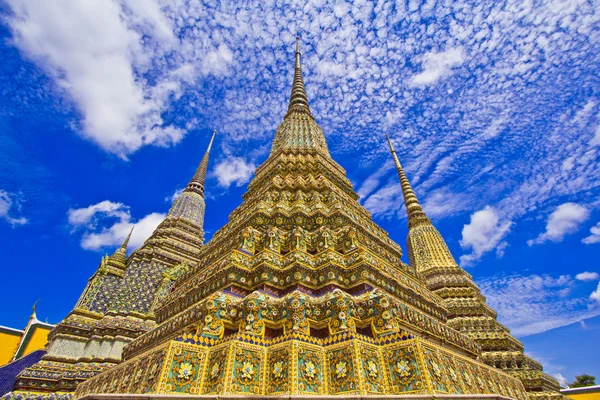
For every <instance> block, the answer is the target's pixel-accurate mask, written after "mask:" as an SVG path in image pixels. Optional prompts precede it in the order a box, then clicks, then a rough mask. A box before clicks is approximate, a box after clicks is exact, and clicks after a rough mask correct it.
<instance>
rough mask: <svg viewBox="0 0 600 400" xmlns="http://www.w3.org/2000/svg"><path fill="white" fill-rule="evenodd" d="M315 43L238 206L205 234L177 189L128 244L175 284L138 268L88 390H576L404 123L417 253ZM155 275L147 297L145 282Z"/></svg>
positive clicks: (461, 393) (299, 393)
mask: <svg viewBox="0 0 600 400" xmlns="http://www.w3.org/2000/svg"><path fill="white" fill-rule="evenodd" d="M300 56H301V55H300V49H299V44H298V42H297V43H296V52H295V68H294V78H293V85H292V91H291V96H290V101H289V106H288V110H287V113H286V115H285V116H284V118H283V122H282V123H281V124H280V125H279V127H278V128H277V130H276V134H275V139H274V141H273V144H272V147H271V152H270V155H269V157H268V158H267V159H266V160H265V161H264V163H263V164H262V165H260V166H259V167H258V168H257V169H256V171H255V175H254V178H253V179H252V181H251V182H250V184H249V185H248V190H247V192H246V193H245V194H244V195H243V202H242V203H241V204H240V206H239V207H237V208H236V209H235V210H234V211H233V212H232V213H231V214H230V217H229V221H228V222H227V223H226V224H225V225H224V226H223V227H222V228H221V229H220V230H218V231H217V232H216V233H215V234H214V236H213V237H212V239H211V240H210V241H209V242H208V243H206V244H201V243H202V234H201V232H202V226H201V222H202V219H201V218H195V219H194V217H191V220H192V221H195V222H193V223H188V222H189V221H190V218H189V217H184V216H186V215H189V213H187V212H185V211H177V210H179V208H178V207H179V205H178V204H177V202H176V203H175V204H174V205H173V208H172V209H171V212H170V213H169V216H168V217H167V219H166V220H165V222H163V224H161V226H159V228H158V229H157V231H156V232H155V233H154V234H153V235H152V237H151V238H150V239H148V241H147V242H146V244H144V246H143V247H142V248H141V249H140V250H138V251H136V252H134V253H133V254H132V255H131V256H130V257H129V258H128V259H126V260H125V261H123V259H120V262H121V264H119V265H122V268H121V269H118V268H116V267H115V270H118V271H116V272H115V273H116V274H117V275H118V274H119V273H122V274H125V276H127V275H128V274H130V272H129V271H130V269H132V268H133V269H135V268H138V269H139V268H141V267H140V265H144V266H146V269H145V270H144V271H145V272H144V273H143V274H142V275H148V276H152V277H155V276H156V277H159V276H161V274H162V276H165V277H167V278H164V279H167V280H168V285H166V284H161V283H160V281H161V280H160V279H158V278H152V279H150V278H148V279H150V280H148V279H146V278H145V279H146V280H145V281H140V280H139V278H138V280H135V279H133V278H132V280H131V282H135V283H128V281H123V282H122V284H121V285H122V289H121V290H119V291H118V292H117V293H118V295H117V296H116V297H115V300H113V301H112V303H111V304H113V305H111V306H108V307H105V309H103V310H102V312H100V313H103V317H102V320H103V319H104V318H116V319H117V320H118V321H121V322H119V323H118V324H117V323H115V324H116V325H119V326H124V325H125V324H126V321H131V323H132V324H134V325H135V326H139V324H144V323H145V324H146V325H144V329H141V328H139V329H138V330H137V332H139V334H138V335H137V336H135V337H133V335H130V336H128V337H127V338H128V339H127V340H126V343H124V344H123V345H122V346H121V347H120V349H121V350H122V351H121V352H120V359H119V360H118V361H117V360H114V364H112V365H115V364H116V366H112V367H111V368H104V369H103V370H102V371H98V372H97V373H94V374H90V375H93V376H92V377H90V378H89V379H87V380H85V381H83V382H81V383H79V384H78V385H77V387H76V390H75V392H74V397H75V398H85V399H110V398H111V395H115V394H128V395H129V397H132V398H140V399H142V398H143V399H150V398H157V399H158V398H160V397H161V396H163V395H165V394H168V395H180V396H181V397H194V396H203V397H208V398H220V399H226V398H234V397H236V396H237V397H239V396H250V397H256V398H263V397H278V396H286V397H289V398H300V397H305V396H313V397H315V398H324V397H330V396H348V395H350V396H364V397H369V396H385V398H392V397H394V396H396V395H414V396H415V397H418V398H419V399H433V398H440V397H442V398H443V397H445V398H448V399H452V398H462V399H465V398H474V397H476V398H479V399H526V398H529V397H536V398H544V397H545V398H552V397H557V398H559V397H561V396H560V394H558V393H557V392H556V390H557V388H558V385H557V384H556V382H555V381H554V380H553V379H552V378H550V377H548V376H547V375H544V374H543V372H542V371H541V366H540V365H539V363H537V362H535V361H533V360H531V359H530V358H528V357H526V356H525V355H524V354H523V346H522V344H521V343H520V342H519V341H518V340H517V339H515V338H514V337H512V336H511V335H510V333H509V331H508V329H507V328H505V327H503V326H502V325H500V324H499V323H498V322H497V321H496V313H495V312H494V311H493V310H492V309H491V308H490V307H489V306H488V305H487V304H486V303H485V298H484V297H483V296H482V295H481V293H480V292H479V289H478V288H477V286H476V285H475V283H474V282H473V280H472V278H471V276H469V274H467V273H466V272H465V271H464V270H463V269H461V268H460V267H459V266H458V265H457V264H456V262H455V261H454V259H453V257H452V255H451V254H450V251H449V250H448V247H447V245H446V244H445V242H444V240H443V238H442V236H441V235H440V234H439V232H438V231H437V230H436V229H435V228H434V227H433V225H432V224H431V221H430V220H429V219H428V218H427V216H426V215H425V213H424V211H423V210H422V208H421V206H420V204H419V202H418V200H417V198H416V196H415V194H414V191H413V190H412V188H411V187H410V183H409V182H408V179H407V178H406V176H405V174H404V171H403V169H402V167H401V165H400V162H399V161H398V158H397V155H396V153H395V150H394V149H393V144H392V141H391V139H389V138H388V140H389V145H390V148H391V150H392V155H393V157H394V160H395V162H396V167H397V170H398V174H399V176H400V184H401V186H402V190H403V194H404V200H405V205H406V210H407V213H408V223H409V234H408V239H407V245H408V256H409V260H410V264H406V263H405V262H403V261H402V259H401V258H402V250H401V248H400V246H399V245H398V244H396V243H395V242H394V241H392V240H391V239H390V238H389V236H388V234H387V232H385V231H384V230H383V229H382V228H381V227H379V226H378V225H377V224H376V223H375V222H374V221H373V220H372V217H371V214H370V213H369V212H368V211H367V210H366V209H365V208H364V207H362V206H361V204H360V203H359V201H358V200H359V196H358V195H357V194H356V192H355V191H354V188H353V187H352V184H351V183H350V181H349V180H348V178H347V177H346V173H345V171H344V169H343V168H342V167H341V166H340V165H339V164H338V163H336V162H335V161H334V160H333V159H332V158H331V155H330V153H329V149H328V146H327V142H326V140H325V136H324V134H323V131H322V129H321V128H320V127H319V125H318V124H317V122H316V121H315V118H314V116H313V115H312V113H311V110H310V107H309V102H308V98H307V95H306V90H305V87H304V81H303V77H302V70H301V64H300ZM203 162H204V160H203ZM201 167H203V168H204V172H203V174H204V175H202V173H200V175H202V176H205V174H206V165H205V164H204V166H203V164H202V163H201ZM201 167H199V169H201ZM196 183H197V186H193V184H196ZM203 183H204V181H203V178H202V179H199V180H196V181H194V179H193V180H192V182H191V183H190V185H192V186H190V185H188V188H187V189H186V192H184V193H183V194H182V196H184V195H186V193H187V194H189V195H190V196H192V195H194V196H195V195H199V196H200V194H202V195H203ZM192 198H193V199H195V197H192ZM178 201H179V200H178ZM189 202H193V200H185V201H182V202H181V203H182V204H181V207H182V208H184V209H185V208H187V207H189ZM203 204H204V203H202V207H195V208H194V207H192V208H193V209H195V210H199V209H201V210H202V213H203V212H204V205H203ZM169 218H171V219H169ZM169 221H170V222H169ZM182 221H186V222H182ZM174 232H175V233H174ZM182 243H189V244H190V246H189V247H186V246H183V245H182ZM192 243H193V245H191V244H192ZM113 263H114V262H113ZM105 264H109V262H108V261H106V262H105ZM154 269H156V271H155V270H154ZM171 271H177V273H176V274H175V273H173V272H171ZM137 275H138V276H139V275H140V273H137ZM175 275H176V276H175ZM173 276H174V278H173V279H171V277H173ZM92 279H94V278H92ZM150 281H151V282H152V285H150V286H151V288H153V289H152V290H150V292H151V293H150V296H149V297H146V294H145V290H144V286H139V285H144V284H146V282H150ZM157 282H158V283H157ZM136 285H137V286H136ZM86 290H87V289H86ZM78 304H80V305H81V306H78V307H76V310H79V309H80V308H85V310H86V311H85V312H83V311H82V312H81V313H82V314H83V315H92V314H90V313H91V311H90V310H89V308H90V307H89V306H87V304H88V303H85V302H81V300H80V303H78ZM84 304H85V305H86V306H85V307H83V306H84ZM86 307H87V308H86ZM74 312H75V311H74ZM94 312H96V311H94ZM93 315H94V316H95V314H93ZM68 319H69V317H67V320H68ZM136 324H137V325H136ZM59 326H60V325H59ZM50 349H52V347H50ZM15 394H18V392H15V393H13V395H15ZM136 395H137V396H136ZM471 395H473V396H474V397H470V396H471Z"/></svg>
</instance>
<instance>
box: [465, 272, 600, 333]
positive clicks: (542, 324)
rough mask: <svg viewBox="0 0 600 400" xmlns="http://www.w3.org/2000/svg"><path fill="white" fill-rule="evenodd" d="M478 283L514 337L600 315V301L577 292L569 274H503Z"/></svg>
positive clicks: (575, 282)
mask: <svg viewBox="0 0 600 400" xmlns="http://www.w3.org/2000/svg"><path fill="white" fill-rule="evenodd" d="M477 283H478V285H479V287H480V288H481V291H482V292H483V294H484V295H485V296H486V298H487V301H488V303H489V305H490V306H491V307H492V308H493V309H494V310H496V311H497V312H498V315H499V317H498V319H499V320H500V321H501V322H503V323H504V324H506V325H507V326H508V327H509V328H510V329H511V331H512V333H513V334H514V335H515V336H527V335H533V334H536V333H541V332H545V331H548V330H550V329H555V328H559V327H561V326H567V325H570V324H574V323H577V322H579V321H582V320H584V319H588V318H593V317H595V316H597V315H600V305H599V304H597V303H595V302H590V299H589V298H588V297H587V296H581V295H575V294H574V293H578V291H576V290H575V289H577V284H578V281H576V280H575V279H573V278H572V277H571V276H569V275H561V276H558V277H555V276H551V275H535V274H534V275H519V274H515V275H501V276H493V277H489V278H485V279H482V280H478V281H477ZM599 295H600V294H599ZM592 296H593V295H592ZM592 299H593V297H592Z"/></svg>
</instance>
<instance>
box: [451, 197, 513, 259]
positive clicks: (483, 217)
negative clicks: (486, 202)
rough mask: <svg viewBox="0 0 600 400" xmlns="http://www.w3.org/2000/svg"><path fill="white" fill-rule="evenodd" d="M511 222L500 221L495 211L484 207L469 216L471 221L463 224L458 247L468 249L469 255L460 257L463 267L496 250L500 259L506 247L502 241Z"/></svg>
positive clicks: (505, 243)
mask: <svg viewBox="0 0 600 400" xmlns="http://www.w3.org/2000/svg"><path fill="white" fill-rule="evenodd" d="M511 226H512V222H510V221H501V220H500V217H499V216H498V212H497V211H496V209H494V208H493V207H490V206H486V207H485V208H484V209H483V210H479V211H477V212H475V213H473V214H472V215H471V221H470V222H469V223H468V224H465V225H464V227H463V230H462V239H461V240H460V245H461V247H462V248H463V249H470V250H471V253H470V254H466V255H463V256H461V257H460V263H461V265H463V266H468V265H472V264H473V263H474V262H476V261H477V260H479V259H480V258H481V257H482V256H483V255H484V254H485V253H487V252H489V251H492V250H494V249H496V254H497V255H498V256H499V257H501V256H502V255H503V251H504V249H505V248H506V246H507V245H508V244H507V242H505V241H503V240H502V239H504V237H505V236H506V235H507V234H508V232H509V231H510V227H511Z"/></svg>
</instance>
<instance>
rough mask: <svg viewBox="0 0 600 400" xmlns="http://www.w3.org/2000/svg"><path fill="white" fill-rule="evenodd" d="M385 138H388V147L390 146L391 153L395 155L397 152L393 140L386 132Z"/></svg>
mask: <svg viewBox="0 0 600 400" xmlns="http://www.w3.org/2000/svg"><path fill="white" fill-rule="evenodd" d="M385 137H386V138H387V141H388V145H389V146H390V151H391V152H392V153H395V152H396V150H394V145H393V144H392V139H391V138H390V135H388V134H387V132H386V134H385Z"/></svg>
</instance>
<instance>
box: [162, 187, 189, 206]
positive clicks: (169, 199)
mask: <svg viewBox="0 0 600 400" xmlns="http://www.w3.org/2000/svg"><path fill="white" fill-rule="evenodd" d="M184 190H185V188H180V189H176V190H175V192H174V193H173V194H172V195H171V196H167V197H165V202H167V203H173V202H174V201H175V200H177V198H178V197H179V196H181V193H183V191H184Z"/></svg>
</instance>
